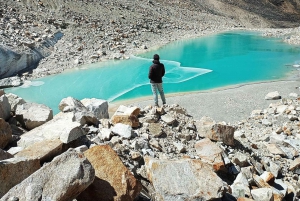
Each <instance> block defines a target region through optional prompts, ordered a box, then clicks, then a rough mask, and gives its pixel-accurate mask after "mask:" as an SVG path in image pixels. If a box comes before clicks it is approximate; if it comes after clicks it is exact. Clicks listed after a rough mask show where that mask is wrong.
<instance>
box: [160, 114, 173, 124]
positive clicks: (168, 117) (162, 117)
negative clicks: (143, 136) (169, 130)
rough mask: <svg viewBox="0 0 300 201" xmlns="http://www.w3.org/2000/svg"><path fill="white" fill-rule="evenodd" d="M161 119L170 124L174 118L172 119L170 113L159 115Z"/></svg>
mask: <svg viewBox="0 0 300 201" xmlns="http://www.w3.org/2000/svg"><path fill="white" fill-rule="evenodd" d="M161 119H162V120H163V121H164V122H166V123H167V124H168V125H172V124H173V123H174V122H175V120H176V119H174V118H173V117H172V116H171V115H169V114H165V115H163V116H161Z"/></svg>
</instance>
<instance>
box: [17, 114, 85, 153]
mask: <svg viewBox="0 0 300 201" xmlns="http://www.w3.org/2000/svg"><path fill="white" fill-rule="evenodd" d="M72 118H73V113H59V114H57V115H56V116H55V117H54V118H53V119H52V120H51V121H48V122H47V123H45V124H43V125H41V126H39V127H37V128H35V129H33V130H31V131H29V132H27V133H25V134H23V135H21V139H20V140H19V141H18V142H17V144H18V146H20V147H24V148H25V147H27V146H29V145H31V144H34V143H36V142H41V141H44V140H45V139H49V140H51V139H60V140H61V141H62V142H63V143H66V144H67V143H69V142H71V141H73V140H75V139H77V138H79V137H81V136H83V135H85V134H86V133H85V132H84V130H83V129H82V128H81V124H80V123H78V122H73V121H72Z"/></svg>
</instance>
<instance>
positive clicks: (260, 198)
mask: <svg viewBox="0 0 300 201" xmlns="http://www.w3.org/2000/svg"><path fill="white" fill-rule="evenodd" d="M251 195H252V197H253V199H254V200H255V201H272V200H274V196H273V192H272V190H271V189H270V188H258V189H253V190H251Z"/></svg>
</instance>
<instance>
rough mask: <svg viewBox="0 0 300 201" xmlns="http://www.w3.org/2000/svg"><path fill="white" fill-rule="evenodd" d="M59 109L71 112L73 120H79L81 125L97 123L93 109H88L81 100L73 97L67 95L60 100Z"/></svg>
mask: <svg viewBox="0 0 300 201" xmlns="http://www.w3.org/2000/svg"><path fill="white" fill-rule="evenodd" d="M59 110H60V111H62V112H64V113H72V114H73V121H76V122H79V123H80V124H81V125H84V124H88V125H98V119H97V118H96V116H95V114H94V112H93V111H89V110H88V109H87V108H86V107H85V106H84V105H83V103H82V102H80V101H79V100H77V99H75V98H73V97H67V98H64V99H62V100H61V101H60V103H59Z"/></svg>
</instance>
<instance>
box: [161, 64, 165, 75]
mask: <svg viewBox="0 0 300 201" xmlns="http://www.w3.org/2000/svg"><path fill="white" fill-rule="evenodd" d="M161 65H162V74H161V75H162V77H163V76H164V75H165V66H164V65H163V64H161Z"/></svg>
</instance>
